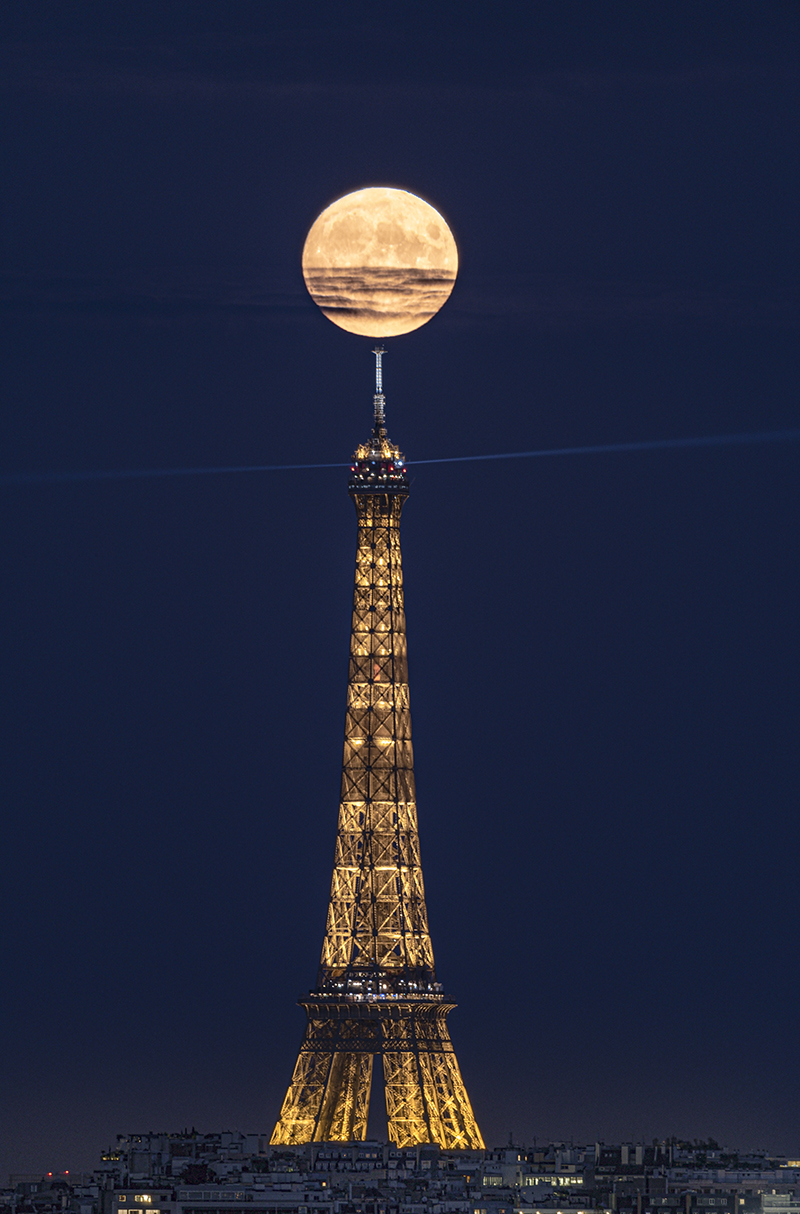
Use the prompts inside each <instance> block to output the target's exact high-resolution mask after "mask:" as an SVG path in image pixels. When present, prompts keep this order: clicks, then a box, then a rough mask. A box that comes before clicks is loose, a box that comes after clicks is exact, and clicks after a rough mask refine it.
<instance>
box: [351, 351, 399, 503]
mask: <svg viewBox="0 0 800 1214" xmlns="http://www.w3.org/2000/svg"><path fill="white" fill-rule="evenodd" d="M385 353H386V351H385V350H384V349H383V347H382V346H376V347H375V349H374V350H373V354H374V355H375V395H374V396H373V398H372V400H373V407H374V413H375V422H374V426H373V429H372V437H371V438H370V440H369V442H366V443H361V444H360V445H359V446H358V447H356V449H355V452H354V454H353V463H352V464H351V466H350V482H349V489H350V494H351V496H353V497H355V495H356V494H361V493H369V494H373V493H390V494H392V495H393V496H395V495H398V494H399V495H402V496H403V497H405V496H407V495H408V476H407V474H406V464H405V460H404V459H403V455H402V452H401V451H400V448H399V447H395V445H394V443H391V442H389V439H388V438H387V436H386V397H385V396H384V394H383V364H382V359H383V355H384V354H385Z"/></svg>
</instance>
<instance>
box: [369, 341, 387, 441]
mask: <svg viewBox="0 0 800 1214" xmlns="http://www.w3.org/2000/svg"><path fill="white" fill-rule="evenodd" d="M372 353H373V354H374V355H375V395H374V396H373V398H372V400H373V403H374V405H375V434H376V436H377V437H378V438H385V437H386V397H385V396H384V395H383V368H382V366H381V359H382V358H383V355H384V354H385V353H386V351H385V350H384V348H383V346H376V347H375V349H374V350H373V351H372Z"/></svg>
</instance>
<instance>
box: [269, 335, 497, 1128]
mask: <svg viewBox="0 0 800 1214" xmlns="http://www.w3.org/2000/svg"><path fill="white" fill-rule="evenodd" d="M374 353H375V357H376V367H375V396H374V410H375V424H374V429H373V432H372V437H371V439H370V441H369V442H368V443H364V444H362V445H361V446H360V447H358V448H357V450H356V452H355V455H354V457H353V464H352V467H351V476H350V482H349V491H350V496H351V497H352V499H353V502H354V503H355V507H356V514H357V516H358V544H357V551H356V568H355V590H354V594H353V622H352V633H351V640H350V670H349V677H348V683H347V715H346V721H345V737H344V762H343V768H342V794H341V803H340V807H339V826H338V832H337V837H336V851H335V857H334V866H333V879H332V882H331V894H330V902H329V905H328V920H327V926H326V929H325V939H324V941H323V945H322V958H321V961H320V968H319V974H318V978H317V986H316V989H315V990H313V991H311V992H310V993H309V994H308V995H307V996H305V997H303V998H302V999H301V1000H300V1004H301V1006H302V1007H303V1008H304V1009H305V1012H306V1015H307V1016H308V1023H307V1025H306V1029H305V1033H304V1035H303V1040H302V1043H301V1045H300V1053H299V1055H298V1058H297V1062H296V1064H295V1068H294V1073H293V1075H292V1081H291V1083H290V1084H289V1090H288V1091H287V1093H286V1098H285V1099H284V1102H283V1106H282V1108H281V1112H280V1117H279V1118H278V1123H277V1125H276V1126H275V1130H274V1132H273V1134H272V1140H271V1141H272V1142H273V1143H274V1144H280V1143H304V1142H331V1141H333V1142H346V1141H354V1140H361V1139H364V1138H366V1134H367V1117H368V1113H369V1095H370V1087H371V1083H372V1063H373V1058H374V1056H375V1055H376V1054H378V1055H380V1056H381V1058H382V1062H383V1074H384V1085H385V1092H386V1114H387V1120H388V1126H389V1137H390V1139H391V1141H392V1142H393V1143H395V1144H396V1145H397V1146H401V1147H404V1146H411V1145H413V1144H416V1143H422V1142H433V1143H439V1145H440V1146H442V1147H447V1148H458V1147H461V1148H476V1147H483V1145H484V1144H483V1139H482V1138H481V1134H480V1130H479V1129H478V1126H477V1123H476V1121H475V1116H474V1114H473V1112H472V1106H471V1105H470V1102H469V1097H468V1096H467V1092H466V1088H465V1087H464V1081H463V1080H462V1078H461V1072H460V1071H459V1068H458V1062H457V1061H456V1055H455V1052H454V1050H453V1045H452V1042H451V1041H450V1034H449V1033H448V1030H447V1024H446V1020H447V1014H448V1012H450V1011H451V1010H452V1009H453V1007H454V1006H455V1004H453V1003H451V1002H449V1001H448V1000H447V999H446V998H445V996H444V994H443V992H442V987H441V984H440V983H438V982H437V981H436V974H435V971H434V965H433V948H432V946H431V938H430V933H429V930H428V916H427V911H426V909H425V890H424V886H423V881H422V867H421V864H420V852H419V836H418V831H417V808H416V800H415V791H414V764H413V752H412V747H411V715H410V712H409V698H408V667H407V660H406V625H405V613H404V610H403V575H402V569H401V564H400V513H401V511H402V509H403V505H404V503H405V500H406V498H407V496H408V478H407V476H406V469H405V462H404V460H403V456H402V454H401V453H400V451H399V450H398V448H397V447H395V446H394V445H393V444H392V443H390V442H389V440H388V438H387V436H386V426H385V413H384V405H385V400H384V395H383V380H382V369H381V356H382V355H383V354H384V353H385V351H384V350H383V349H381V348H380V347H378V348H377V349H376V350H375V351H374Z"/></svg>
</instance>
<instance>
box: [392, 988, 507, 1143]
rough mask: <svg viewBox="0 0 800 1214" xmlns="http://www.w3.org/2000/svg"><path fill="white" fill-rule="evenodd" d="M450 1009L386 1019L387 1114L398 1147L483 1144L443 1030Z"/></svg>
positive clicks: (452, 1051)
mask: <svg viewBox="0 0 800 1214" xmlns="http://www.w3.org/2000/svg"><path fill="white" fill-rule="evenodd" d="M449 1010H450V1009H449V1008H448V1007H438V1008H435V1009H429V1008H426V1009H425V1010H424V1011H423V1009H419V1011H418V1012H416V1014H414V1013H413V1012H412V1014H411V1015H410V1016H409V1017H408V1019H407V1020H406V1021H405V1022H404V1023H402V1024H398V1022H397V1021H393V1022H391V1023H390V1025H389V1024H387V1030H388V1031H387V1037H388V1040H387V1041H386V1046H385V1049H384V1054H383V1075H384V1081H385V1085H386V1116H387V1119H388V1122H389V1138H390V1140H391V1141H392V1142H393V1143H395V1144H396V1145H397V1146H400V1147H405V1146H414V1145H415V1144H416V1143H419V1142H438V1143H439V1145H440V1146H441V1147H445V1148H447V1149H450V1150H453V1149H462V1150H464V1149H472V1150H475V1149H482V1148H483V1146H484V1142H483V1138H482V1137H481V1132H480V1130H479V1129H478V1125H477V1122H476V1121H475V1115H474V1113H473V1112H472V1106H471V1104H470V1102H469V1097H468V1096H467V1091H466V1088H465V1087H464V1080H463V1079H462V1078H461V1071H460V1070H459V1067H458V1061H457V1059H456V1055H455V1051H454V1050H453V1044H452V1042H451V1040H450V1034H449V1032H448V1030H447V1024H446V1020H445V1017H446V1016H447V1012H448V1011H449ZM415 1011H416V1009H415ZM392 1038H394V1039H395V1040H394V1041H393V1040H392ZM398 1047H399V1048H398Z"/></svg>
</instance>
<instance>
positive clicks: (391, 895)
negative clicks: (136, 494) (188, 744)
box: [319, 350, 441, 999]
mask: <svg viewBox="0 0 800 1214" xmlns="http://www.w3.org/2000/svg"><path fill="white" fill-rule="evenodd" d="M382 353H383V351H382V350H376V352H375V354H376V359H377V367H376V392H375V426H374V429H373V433H372V438H371V439H370V441H369V442H368V443H365V444H363V445H362V446H361V447H359V448H358V449H357V451H356V454H355V457H354V461H353V465H352V468H351V476H350V483H349V489H350V495H351V497H352V498H353V502H354V503H355V507H356V513H357V516H358V542H357V551H356V568H355V585H354V589H353V619H352V629H351V636H350V669H349V677H348V683H347V714H346V718H345V738H344V758H343V764H342V792H341V802H340V808H339V826H338V832H337V839H336V855H335V859H334V870H333V880H332V883H331V896H330V902H329V906H328V921H327V926H326V931H325V940H324V943H323V948H322V958H321V964H320V975H319V986H320V989H321V990H323V991H328V992H330V993H333V992H336V993H337V994H339V995H344V996H346V997H349V998H352V999H360V998H364V999H371V998H379V999H380V998H384V999H386V998H389V999H391V998H411V999H415V998H427V999H430V998H432V997H433V998H441V988H440V987H439V986H438V984H437V983H436V977H435V973H434V968H433V948H432V945H431V938H430V932H429V930H428V917H427V911H426V908H425V891H424V886H423V881H422V866H421V862H420V854H419V834H418V829H417V807H416V794H415V788H414V757H413V750H412V745H411V712H410V708H409V693H408V661H407V652H406V620H405V610H404V606H403V571H402V563H401V557H400V514H401V511H402V508H403V505H404V503H405V499H406V497H407V496H408V478H407V476H406V468H405V461H404V460H403V456H402V454H401V452H400V451H399V450H398V448H397V447H395V446H393V445H392V444H391V443H390V442H389V440H388V439H387V437H386V428H385V417H384V400H383V391H382V381H381V354H382Z"/></svg>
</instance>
